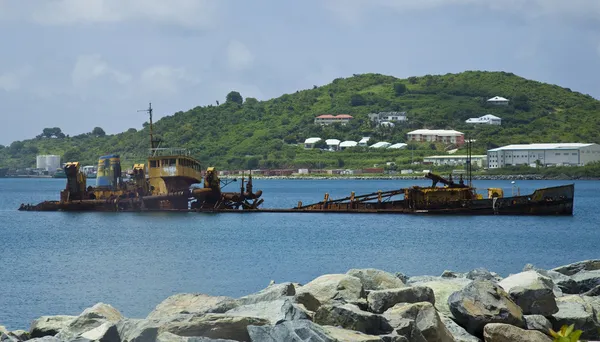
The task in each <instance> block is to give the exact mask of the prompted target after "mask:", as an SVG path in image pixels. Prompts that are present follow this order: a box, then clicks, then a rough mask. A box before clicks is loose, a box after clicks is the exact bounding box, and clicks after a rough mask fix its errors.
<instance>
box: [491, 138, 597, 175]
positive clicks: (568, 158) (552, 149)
mask: <svg viewBox="0 0 600 342" xmlns="http://www.w3.org/2000/svg"><path fill="white" fill-rule="evenodd" d="M595 161H600V145H598V144H581V143H562V144H527V145H508V146H503V147H499V148H495V149H492V150H488V167H489V168H491V169H495V168H500V167H504V166H514V165H530V166H531V165H534V166H535V165H542V166H562V165H572V166H583V165H586V164H588V163H591V162H595Z"/></svg>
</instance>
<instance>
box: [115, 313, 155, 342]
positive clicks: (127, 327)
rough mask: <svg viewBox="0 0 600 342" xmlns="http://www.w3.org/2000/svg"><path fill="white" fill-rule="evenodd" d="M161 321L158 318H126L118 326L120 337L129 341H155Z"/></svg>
mask: <svg viewBox="0 0 600 342" xmlns="http://www.w3.org/2000/svg"><path fill="white" fill-rule="evenodd" d="M160 325H161V323H159V321H157V320H149V319H133V318H125V319H122V320H120V321H119V322H118V323H117V324H116V326H117V331H118V332H119V337H120V338H121V340H122V341H127V342H144V341H155V340H156V338H157V336H158V329H159V328H160Z"/></svg>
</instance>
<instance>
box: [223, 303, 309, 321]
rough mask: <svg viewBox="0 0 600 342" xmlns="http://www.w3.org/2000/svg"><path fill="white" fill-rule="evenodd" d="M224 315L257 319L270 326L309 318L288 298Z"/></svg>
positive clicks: (237, 309) (254, 305)
mask: <svg viewBox="0 0 600 342" xmlns="http://www.w3.org/2000/svg"><path fill="white" fill-rule="evenodd" d="M225 314H227V315H229V316H241V317H258V318H262V319H266V320H268V321H269V322H271V324H275V323H277V322H278V321H280V320H294V319H309V318H310V316H309V315H308V314H307V313H306V312H305V311H304V310H302V308H301V307H300V306H298V305H297V304H295V303H292V301H291V300H290V299H289V298H286V299H279V300H274V301H270V302H257V303H254V304H248V305H241V306H238V307H236V308H234V309H231V310H229V311H227V312H226V313H225Z"/></svg>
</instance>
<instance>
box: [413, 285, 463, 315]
mask: <svg viewBox="0 0 600 342" xmlns="http://www.w3.org/2000/svg"><path fill="white" fill-rule="evenodd" d="M471 282H472V280H470V279H466V278H445V279H441V280H435V281H427V282H424V283H418V285H420V286H425V287H428V288H430V289H432V290H433V294H434V296H435V308H436V309H437V310H438V311H439V312H440V313H442V314H444V315H446V316H452V313H451V312H450V307H449V306H448V298H449V297H450V295H451V294H453V293H454V292H456V291H460V290H462V289H464V288H465V286H467V285H469V284H470V283H471Z"/></svg>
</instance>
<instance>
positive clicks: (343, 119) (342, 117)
mask: <svg viewBox="0 0 600 342" xmlns="http://www.w3.org/2000/svg"><path fill="white" fill-rule="evenodd" d="M352 119H353V117H352V115H348V114H339V115H335V116H334V115H331V114H323V115H319V116H317V117H316V118H315V125H331V124H334V123H340V124H342V125H345V124H347V123H348V122H350V120H352Z"/></svg>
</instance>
